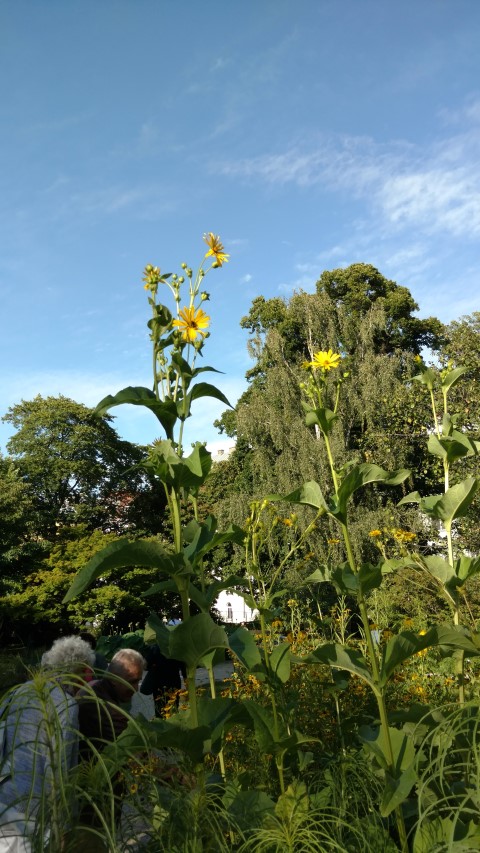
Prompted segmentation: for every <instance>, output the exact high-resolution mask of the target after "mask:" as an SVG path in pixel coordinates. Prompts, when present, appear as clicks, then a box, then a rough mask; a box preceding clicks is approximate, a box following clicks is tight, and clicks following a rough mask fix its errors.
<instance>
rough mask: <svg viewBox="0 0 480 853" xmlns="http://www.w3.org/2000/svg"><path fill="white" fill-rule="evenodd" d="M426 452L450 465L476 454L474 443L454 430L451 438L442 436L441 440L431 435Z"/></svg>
mask: <svg viewBox="0 0 480 853" xmlns="http://www.w3.org/2000/svg"><path fill="white" fill-rule="evenodd" d="M428 451H429V453H431V454H432V456H439V457H440V458H441V459H446V460H447V462H449V463H450V464H451V463H452V462H455V461H456V460H457V459H462V458H463V457H464V456H474V455H475V454H476V453H477V452H478V451H477V448H476V442H473V441H471V440H470V439H469V438H467V436H463V435H462V433H461V432H457V430H454V432H453V434H452V435H451V436H450V435H449V436H442V437H441V438H438V437H437V436H436V435H435V433H432V434H431V435H430V437H429V439H428Z"/></svg>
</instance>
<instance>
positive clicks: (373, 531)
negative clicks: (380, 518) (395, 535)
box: [368, 530, 382, 536]
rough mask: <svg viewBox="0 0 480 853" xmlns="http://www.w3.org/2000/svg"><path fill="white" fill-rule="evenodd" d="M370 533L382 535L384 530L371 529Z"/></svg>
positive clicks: (370, 534)
mask: <svg viewBox="0 0 480 853" xmlns="http://www.w3.org/2000/svg"><path fill="white" fill-rule="evenodd" d="M368 535H369V536H381V535H382V531H381V530H371V531H370V533H369V534H368Z"/></svg>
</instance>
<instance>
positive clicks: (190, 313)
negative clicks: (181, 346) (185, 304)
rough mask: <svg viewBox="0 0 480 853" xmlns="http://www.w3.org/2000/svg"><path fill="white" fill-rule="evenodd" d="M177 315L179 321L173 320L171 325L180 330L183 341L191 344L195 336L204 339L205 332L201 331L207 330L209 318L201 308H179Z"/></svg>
mask: <svg viewBox="0 0 480 853" xmlns="http://www.w3.org/2000/svg"><path fill="white" fill-rule="evenodd" d="M179 314H180V317H179V319H178V320H174V321H173V325H174V326H176V327H177V328H178V329H181V331H182V337H183V340H184V341H188V343H193V342H194V341H195V340H196V338H197V335H201V337H202V338H205V337H206V335H207V332H206V331H203V330H204V329H208V325H209V323H210V317H208V316H207V314H205V312H204V311H202V309H201V308H197V309H195V308H193V307H191V308H181V309H180V312H179Z"/></svg>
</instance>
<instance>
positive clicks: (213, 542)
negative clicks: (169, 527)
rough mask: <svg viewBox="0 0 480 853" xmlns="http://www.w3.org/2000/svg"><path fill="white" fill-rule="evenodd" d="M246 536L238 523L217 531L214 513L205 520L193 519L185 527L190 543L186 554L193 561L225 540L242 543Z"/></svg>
mask: <svg viewBox="0 0 480 853" xmlns="http://www.w3.org/2000/svg"><path fill="white" fill-rule="evenodd" d="M244 538H245V532H244V531H243V530H242V528H241V527H238V526H237V525H236V524H231V525H230V527H229V528H228V529H227V530H224V531H222V532H221V533H217V520H216V518H215V517H214V516H213V515H209V516H207V518H206V519H205V521H203V522H198V521H196V520H193V521H191V522H190V523H189V524H188V525H187V527H186V528H185V531H184V539H185V541H186V542H188V545H186V547H185V548H184V554H185V556H186V558H187V559H188V560H190V561H193V560H194V559H195V558H197V559H198V558H199V557H204V556H205V554H207V553H208V552H209V551H212V550H213V549H214V548H218V546H219V545H223V544H224V543H225V542H235V543H236V544H237V545H242V543H243V540H244ZM224 589H227V587H224Z"/></svg>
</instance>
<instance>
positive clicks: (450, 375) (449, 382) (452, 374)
mask: <svg viewBox="0 0 480 853" xmlns="http://www.w3.org/2000/svg"><path fill="white" fill-rule="evenodd" d="M467 371H468V367H456V368H455V369H454V370H449V371H448V372H447V373H445V374H440V380H441V386H442V388H453V386H454V385H456V384H457V382H458V380H459V379H461V378H462V376H463V375H464V374H465V373H467Z"/></svg>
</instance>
